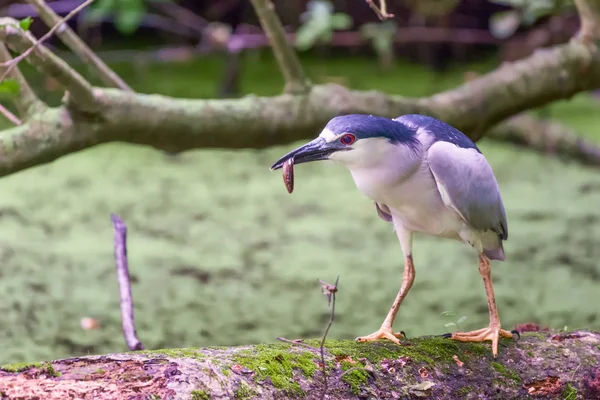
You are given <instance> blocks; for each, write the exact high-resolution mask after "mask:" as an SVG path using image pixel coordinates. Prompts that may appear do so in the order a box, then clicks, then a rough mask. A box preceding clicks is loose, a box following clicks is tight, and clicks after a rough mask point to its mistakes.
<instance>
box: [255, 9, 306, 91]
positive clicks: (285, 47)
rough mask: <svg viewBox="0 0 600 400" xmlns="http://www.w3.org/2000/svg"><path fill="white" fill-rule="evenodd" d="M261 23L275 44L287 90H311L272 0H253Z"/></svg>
mask: <svg viewBox="0 0 600 400" xmlns="http://www.w3.org/2000/svg"><path fill="white" fill-rule="evenodd" d="M251 1H252V6H253V7H254V11H255V12H256V15H257V16H258V19H259V20H260V24H261V26H262V28H263V30H264V31H265V34H266V35H267V37H268V38H269V41H270V42H271V45H272V46H273V54H274V55H275V58H276V59H277V62H278V64H279V68H280V69H281V72H282V73H283V77H284V79H285V92H286V93H293V94H302V93H306V92H308V91H309V90H310V82H309V80H308V78H307V77H306V76H305V75H304V71H303V70H302V66H301V65H300V60H298V56H297V55H296V52H295V51H294V49H293V47H292V46H291V45H290V43H289V42H288V40H287V38H286V34H285V30H284V29H283V25H282V24H281V21H280V20H279V17H278V16H277V14H276V13H275V6H274V5H273V3H272V2H271V0H251Z"/></svg>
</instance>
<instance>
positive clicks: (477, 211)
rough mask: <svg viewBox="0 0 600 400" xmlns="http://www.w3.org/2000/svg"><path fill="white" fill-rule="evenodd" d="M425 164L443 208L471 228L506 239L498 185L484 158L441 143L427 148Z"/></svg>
mask: <svg viewBox="0 0 600 400" xmlns="http://www.w3.org/2000/svg"><path fill="white" fill-rule="evenodd" d="M427 160H428V162H429V168H430V170H431V172H432V174H433V177H434V178H435V181H436V184H437V187H438V190H439V192H440V194H441V196H442V200H443V201H444V204H446V205H447V206H449V207H452V208H453V209H455V210H456V211H457V212H458V213H459V214H460V215H461V216H462V218H463V219H464V220H465V221H466V222H467V223H468V224H469V225H471V226H472V227H473V228H475V229H479V230H483V231H486V230H490V229H491V230H493V231H494V232H496V233H498V235H499V236H500V237H502V239H503V240H506V239H507V238H508V225H507V223H506V213H505V211H504V205H503V204H502V198H501V196H500V189H499V188H498V182H497V181H496V177H495V176H494V173H493V171H492V167H490V165H489V164H488V162H487V160H486V159H485V157H484V156H483V154H481V153H479V152H477V151H476V150H475V149H465V148H461V147H458V146H456V145H454V144H452V143H449V142H443V141H440V142H436V143H434V144H433V145H432V146H431V147H430V148H429V150H428V151H427Z"/></svg>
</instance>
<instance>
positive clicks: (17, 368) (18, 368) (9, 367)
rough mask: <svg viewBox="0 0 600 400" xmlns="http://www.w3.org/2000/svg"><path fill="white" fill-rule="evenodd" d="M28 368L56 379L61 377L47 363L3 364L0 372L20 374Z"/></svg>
mask: <svg viewBox="0 0 600 400" xmlns="http://www.w3.org/2000/svg"><path fill="white" fill-rule="evenodd" d="M30 368H40V369H42V370H43V371H44V372H45V373H46V374H47V375H49V376H54V377H58V376H60V375H61V373H60V372H58V371H57V370H55V369H54V367H53V366H52V364H50V363H48V362H33V363H16V364H5V365H3V366H1V367H0V370H2V371H6V372H22V371H26V370H28V369H30Z"/></svg>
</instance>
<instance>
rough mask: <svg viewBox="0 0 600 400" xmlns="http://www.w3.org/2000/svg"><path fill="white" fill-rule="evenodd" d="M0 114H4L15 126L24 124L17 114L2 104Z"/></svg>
mask: <svg viewBox="0 0 600 400" xmlns="http://www.w3.org/2000/svg"><path fill="white" fill-rule="evenodd" d="M0 114H2V115H3V116H4V117H5V118H6V119H7V120H9V121H10V122H12V123H13V124H15V125H21V124H22V123H23V122H21V120H20V119H19V118H18V117H17V116H16V115H15V114H13V113H11V112H10V111H8V110H7V109H6V107H4V106H3V105H2V104H0Z"/></svg>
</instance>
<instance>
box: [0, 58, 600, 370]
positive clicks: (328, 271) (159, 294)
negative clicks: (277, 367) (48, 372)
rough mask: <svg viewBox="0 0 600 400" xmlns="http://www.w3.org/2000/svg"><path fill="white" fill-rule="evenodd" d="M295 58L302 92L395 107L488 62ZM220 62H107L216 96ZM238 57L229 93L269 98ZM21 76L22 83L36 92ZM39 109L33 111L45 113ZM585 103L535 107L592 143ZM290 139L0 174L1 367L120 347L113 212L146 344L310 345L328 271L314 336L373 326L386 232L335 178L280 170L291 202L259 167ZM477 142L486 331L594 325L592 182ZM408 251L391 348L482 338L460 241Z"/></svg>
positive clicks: (172, 90)
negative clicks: (492, 215) (496, 252)
mask: <svg viewBox="0 0 600 400" xmlns="http://www.w3.org/2000/svg"><path fill="white" fill-rule="evenodd" d="M302 61H303V63H304V65H305V67H306V68H307V71H308V73H309V74H310V76H311V77H312V78H313V80H315V81H319V80H326V79H330V78H326V77H332V76H336V77H344V78H345V79H347V82H348V84H349V85H350V86H351V87H352V88H356V89H376V90H382V91H386V92H390V93H398V94H404V95H407V96H422V95H428V94H431V93H434V92H437V91H440V90H443V89H445V88H450V87H453V86H455V85H457V84H459V83H460V82H462V80H463V73H464V71H465V70H466V69H468V70H471V71H478V72H484V71H486V70H488V69H490V68H493V67H494V66H495V65H496V64H497V62H496V61H495V60H488V61H487V62H484V63H479V64H476V65H468V66H464V65H463V66H461V67H460V68H459V67H456V68H450V69H449V70H448V71H447V72H445V73H443V74H440V73H433V72H431V71H430V70H428V69H426V68H423V67H421V66H417V65H411V64H408V63H402V62H398V63H397V64H396V65H395V66H394V68H393V69H392V70H391V71H389V72H388V73H386V74H382V73H380V72H379V71H378V69H377V65H376V62H375V61H374V60H372V59H362V58H358V57H352V58H350V57H346V58H343V57H338V58H335V59H327V58H325V59H323V58H321V59H319V58H318V57H308V56H307V57H303V60H302ZM224 62H225V61H224V60H223V59H222V58H221V57H216V56H211V57H202V58H199V59H195V60H190V61H187V62H180V63H167V64H147V65H133V64H130V63H129V64H125V63H123V64H116V65H113V67H114V68H115V70H116V71H117V72H118V73H119V74H120V75H121V76H122V77H123V78H124V79H125V80H126V81H127V82H128V83H129V84H130V85H131V86H132V87H133V88H134V89H136V90H137V91H140V92H156V93H163V94H167V95H171V96H177V97H197V98H203V97H213V96H214V94H215V92H216V85H217V79H216V78H215V77H216V76H219V74H220V71H222V70H223V68H224ZM242 62H243V68H242V77H241V85H242V90H243V92H244V93H254V94H259V95H272V94H276V93H278V92H280V90H281V87H282V80H281V78H280V74H279V72H278V70H277V68H276V64H275V62H274V61H273V58H272V57H271V56H270V55H269V54H268V53H267V52H264V53H256V54H251V55H248V56H244V57H243V58H242ZM25 72H26V74H27V75H28V76H30V77H31V79H32V85H33V86H34V87H41V86H42V85H43V84H44V83H43V81H42V79H41V78H40V77H39V75H37V74H35V73H34V72H33V71H31V70H30V69H28V68H26V69H25ZM83 72H85V71H83ZM53 96H54V95H49V97H47V99H50V100H51V101H54V102H56V101H57V99H58V97H56V96H55V97H53ZM597 109H598V103H597V101H596V100H593V99H591V97H590V96H589V94H582V95H579V96H576V97H575V98H573V99H572V100H569V101H563V102H558V103H556V104H553V105H552V106H551V107H549V108H548V109H547V110H546V112H549V113H550V115H551V117H552V118H553V119H555V120H557V121H560V122H562V123H564V124H566V125H568V126H570V127H573V128H575V129H577V130H578V131H579V132H581V133H582V134H585V135H586V137H587V138H589V139H592V140H594V141H595V142H596V143H598V144H600V124H598V121H599V120H598V112H597ZM317 133H318V132H315V135H316V134H317ZM214 134H215V135H218V134H219V132H215V133H214ZM243 134H244V132H243V131H240V135H243ZM297 145H298V143H292V144H289V145H287V146H279V147H274V148H270V149H266V150H260V151H255V150H246V151H226V150H221V151H216V150H208V151H190V152H187V153H183V154H181V155H179V156H176V157H173V156H169V155H166V154H164V153H161V152H158V151H155V150H152V149H149V148H144V147H137V146H133V145H125V144H108V145H102V146H98V147H96V148H92V149H89V150H86V151H82V152H80V153H77V154H73V155H69V156H66V157H63V158H61V159H59V160H58V161H56V162H53V163H51V164H48V165H43V166H40V167H37V168H32V169H29V170H26V171H23V172H20V173H17V174H14V175H12V176H9V177H6V178H2V179H1V180H0V193H1V196H0V261H1V263H0V363H4V362H18V361H25V360H41V359H55V358H59V357H67V356H74V355H83V354H90V353H92V354H93V353H107V352H120V351H124V350H125V349H126V347H125V344H124V340H123V337H122V334H121V324H120V312H119V298H118V288H117V282H116V275H115V270H114V262H113V247H112V246H113V244H112V243H113V236H112V225H111V221H110V213H111V212H114V213H117V214H118V215H120V216H121V217H122V218H123V219H124V220H125V222H126V223H127V225H128V228H129V236H128V245H129V247H128V250H129V261H130V271H131V273H132V275H133V277H134V283H133V295H134V301H135V318H136V322H137V328H138V334H139V336H140V339H141V340H142V342H143V343H144V344H145V345H146V347H147V348H162V347H182V346H186V347H187V346H209V345H236V344H248V343H257V342H272V341H274V340H275V338H276V337H277V336H284V337H287V338H291V339H294V338H298V337H302V338H311V337H320V335H321V333H322V331H323V329H324V326H325V323H326V321H327V319H328V316H329V310H328V308H327V301H326V299H325V298H324V297H323V296H322V294H321V293H320V288H319V284H318V279H323V280H325V281H328V282H333V281H334V280H335V278H336V276H337V275H338V274H339V276H340V285H339V287H340V292H339V295H338V302H337V313H336V320H335V323H334V325H333V327H332V329H331V331H330V335H329V337H330V338H354V337H356V336H358V335H364V334H368V333H371V332H372V331H374V330H375V329H377V328H378V327H379V324H380V323H381V321H382V320H383V318H384V316H385V314H386V313H387V311H388V308H389V306H390V304H391V302H392V300H393V298H394V296H395V294H396V292H397V290H398V288H399V285H400V279H401V276H402V253H401V250H400V246H399V244H398V241H397V239H396V236H395V235H394V233H393V232H392V228H391V225H390V224H387V223H384V222H383V221H382V220H380V219H379V218H378V217H377V215H376V212H375V208H374V207H373V205H372V203H371V202H370V201H369V200H368V199H366V198H364V197H363V196H362V195H361V194H360V193H359V192H358V191H357V190H356V188H355V187H354V184H353V182H352V179H351V177H350V175H349V174H348V172H347V171H346V170H344V169H342V168H340V167H336V166H333V165H330V164H327V163H315V164H306V165H302V166H299V167H297V168H296V188H295V191H294V193H293V194H292V195H289V194H288V193H287V192H286V190H285V188H284V185H283V182H282V179H281V175H280V173H279V172H270V171H269V166H270V165H271V163H272V161H274V160H275V159H277V158H278V157H279V156H280V155H282V154H283V153H284V152H287V151H288V150H290V149H291V148H293V147H294V146H297ZM480 147H481V149H482V151H483V152H484V154H485V155H486V156H487V158H488V160H489V162H490V163H491V165H492V167H493V169H494V171H495V173H496V176H497V178H498V180H499V183H500V187H501V190H502V194H503V198H504V203H505V206H506V209H507V214H508V222H509V232H510V234H509V240H508V242H507V243H506V244H505V249H506V253H507V257H508V259H507V261H506V262H504V263H495V264H494V265H493V274H494V283H495V288H496V298H497V302H498V306H499V310H500V317H501V319H502V322H503V325H504V327H506V328H512V327H514V325H515V324H518V323H523V322H537V323H540V324H541V325H542V326H546V325H548V326H550V327H551V328H563V327H564V326H568V328H569V329H573V328H588V329H596V330H597V329H599V328H600V319H599V318H598V304H600V265H599V263H598V259H599V258H600V247H598V246H597V244H598V238H600V224H598V221H599V219H600V207H598V204H600V176H599V174H598V170H597V169H591V168H586V167H582V166H580V165H578V164H575V163H568V162H563V161H560V160H558V159H556V158H552V157H544V156H541V155H539V154H536V153H533V152H530V151H527V150H523V149H522V148H518V147H515V146H512V145H506V144H500V143H496V142H492V141H490V140H488V139H484V140H482V141H481V142H480ZM414 257H415V264H416V270H417V278H416V282H415V285H414V287H413V289H412V290H411V292H410V295H409V296H408V298H407V300H406V301H405V303H404V304H403V306H402V308H401V311H400V314H399V317H398V318H397V322H396V326H395V328H396V329H398V330H404V331H406V332H407V334H408V335H409V336H416V335H425V334H441V333H445V332H447V331H449V330H452V329H453V328H448V327H447V326H445V324H447V323H449V322H452V321H456V320H457V319H458V318H460V317H462V316H466V317H467V319H466V321H464V322H463V323H461V324H460V328H461V329H470V328H480V327H483V326H487V323H488V312H487V305H486V300H485V292H484V289H483V284H482V282H481V278H480V276H479V273H478V271H477V258H476V256H475V254H474V253H473V252H472V250H471V249H470V248H468V247H467V246H466V245H463V244H461V243H458V242H453V241H444V240H438V239H434V238H428V237H420V236H418V237H416V239H415V244H414ZM445 311H449V312H452V313H454V314H455V315H454V316H446V315H443V313H444V312H445ZM84 317H93V318H96V319H97V320H98V321H99V322H100V324H101V327H100V329H98V330H90V331H86V330H83V329H82V328H81V326H80V320H81V319H82V318H84Z"/></svg>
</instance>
